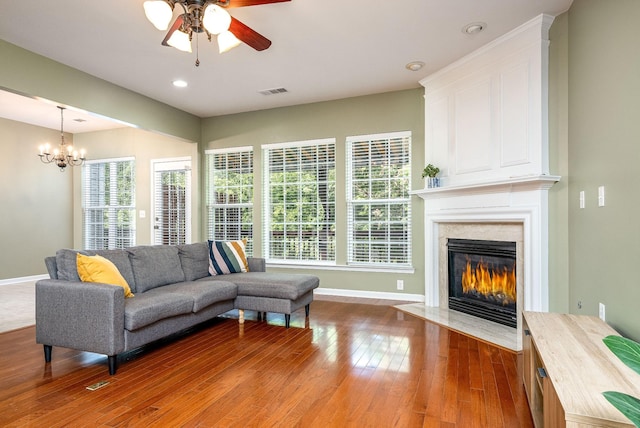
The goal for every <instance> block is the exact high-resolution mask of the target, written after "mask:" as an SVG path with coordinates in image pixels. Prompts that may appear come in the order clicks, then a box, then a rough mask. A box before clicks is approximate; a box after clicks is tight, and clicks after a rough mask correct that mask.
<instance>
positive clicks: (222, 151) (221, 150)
mask: <svg viewBox="0 0 640 428" xmlns="http://www.w3.org/2000/svg"><path fill="white" fill-rule="evenodd" d="M241 152H251V156H252V170H251V173H252V174H253V184H252V188H253V192H254V199H255V188H256V185H255V182H256V180H255V178H256V176H255V149H254V147H253V146H238V147H224V148H216V149H207V150H205V151H204V154H205V168H204V170H205V174H206V175H207V176H206V177H205V178H204V180H205V192H206V195H205V198H204V201H203V206H204V210H205V233H206V234H207V239H214V238H215V237H213V236H211V233H210V230H211V228H212V225H211V224H210V217H209V212H208V206H209V205H208V202H209V194H208V192H210V191H211V188H209V187H207V184H208V181H209V178H210V177H209V174H210V173H211V171H209V169H208V166H207V164H208V162H209V161H208V159H207V155H219V154H229V153H241ZM211 185H212V184H211ZM212 205H213V206H215V205H216V204H212ZM234 205H235V206H236V207H238V208H240V209H242V208H251V209H252V210H253V207H254V203H253V200H252V201H251V202H248V203H242V204H234ZM252 220H253V223H255V215H254V216H253V219H252ZM254 229H255V227H254ZM251 240H252V244H251V245H252V248H251V253H252V254H255V251H256V249H255V248H254V247H253V242H255V236H251Z"/></svg>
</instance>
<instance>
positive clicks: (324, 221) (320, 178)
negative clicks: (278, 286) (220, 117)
mask: <svg viewBox="0 0 640 428" xmlns="http://www.w3.org/2000/svg"><path fill="white" fill-rule="evenodd" d="M262 148H263V161H264V167H263V172H264V178H263V186H264V191H263V197H264V208H263V215H264V218H263V220H264V221H263V233H264V236H263V244H264V251H263V255H264V256H265V257H266V258H267V259H269V260H273V261H305V262H311V263H313V262H319V263H327V262H330V263H335V259H336V236H335V204H336V192H335V190H336V165H335V164H336V160H335V150H336V148H335V139H325V140H313V141H305V142H297V143H285V144H269V145H265V146H263V147H262Z"/></svg>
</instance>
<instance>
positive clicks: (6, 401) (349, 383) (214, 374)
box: [0, 300, 532, 428]
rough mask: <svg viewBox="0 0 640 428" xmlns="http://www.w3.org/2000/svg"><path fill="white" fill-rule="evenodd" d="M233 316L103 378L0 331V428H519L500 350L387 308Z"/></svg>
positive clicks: (521, 405)
mask: <svg viewBox="0 0 640 428" xmlns="http://www.w3.org/2000/svg"><path fill="white" fill-rule="evenodd" d="M246 316H247V322H246V323H245V324H244V326H240V325H239V324H238V322H237V320H235V319H233V318H219V319H217V320H215V321H213V322H211V323H208V324H206V325H204V326H201V327H199V328H197V329H195V330H194V331H192V332H190V334H188V335H182V336H177V337H174V338H172V339H171V340H167V341H163V342H161V343H158V344H154V345H152V346H148V347H146V348H144V349H141V350H139V351H136V352H131V353H128V354H126V355H123V356H122V358H121V359H120V365H119V368H118V372H117V374H116V375H115V376H109V375H108V371H107V366H106V357H105V356H102V355H97V354H91V353H86V352H78V351H73V350H69V349H64V348H55V347H54V349H53V360H52V362H51V363H50V364H45V363H44V358H43V352H42V346H40V345H37V344H36V343H35V328H34V327H27V328H23V329H20V330H16V331H12V332H8V333H3V334H0V426H3V427H45V426H46V427H75V426H78V427H85V426H92V427H137V426H140V427H148V426H162V427H165V426H170V427H177V426H181V427H280V426H286V427H356V426H357V427H465V428H467V427H492V428H493V427H531V426H532V421H531V417H530V413H529V407H528V405H527V403H526V398H525V393H524V389H523V386H522V382H521V381H520V379H521V378H520V376H519V375H518V355H517V354H515V353H512V352H511V351H507V350H504V349H500V348H497V347H493V346H490V345H487V344H486V343H483V342H479V341H477V340H474V339H472V338H469V337H466V336H463V335H460V334H458V333H455V332H452V331H449V330H446V329H444V328H442V327H440V326H438V325H436V324H432V323H430V322H427V321H424V320H422V319H419V318H416V317H413V316H411V315H408V314H404V313H402V312H400V311H398V310H396V309H394V308H393V307H391V306H387V305H371V304H361V303H354V302H348V303H345V302H337V301H328V300H316V301H315V302H313V303H312V304H311V316H310V318H309V319H308V320H307V321H306V322H305V318H304V311H298V312H297V313H295V314H293V315H292V317H291V325H292V327H291V328H289V329H285V328H284V327H283V325H284V317H283V316H281V315H277V314H269V316H268V320H267V322H257V321H255V314H253V313H250V312H248V311H247V313H246ZM305 324H306V325H305ZM101 380H106V381H108V382H109V384H108V385H106V386H104V387H103V388H100V389H98V390H95V391H89V390H87V389H86V387H87V386H89V385H91V384H94V383H96V382H98V381H101Z"/></svg>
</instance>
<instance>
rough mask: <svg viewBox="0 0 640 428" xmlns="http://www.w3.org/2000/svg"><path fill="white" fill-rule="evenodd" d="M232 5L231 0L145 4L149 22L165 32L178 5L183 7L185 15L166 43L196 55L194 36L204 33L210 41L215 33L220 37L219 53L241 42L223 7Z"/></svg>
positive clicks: (151, 0)
mask: <svg viewBox="0 0 640 428" xmlns="http://www.w3.org/2000/svg"><path fill="white" fill-rule="evenodd" d="M229 2H230V0H226V1H212V0H149V1H145V2H144V12H145V15H146V16H147V19H148V20H149V21H150V22H151V23H152V24H153V25H154V26H155V27H156V28H157V29H158V30H161V31H165V30H167V28H169V23H170V22H171V18H173V9H174V7H175V5H176V4H179V5H180V6H181V7H182V10H183V12H184V13H182V14H181V15H180V16H179V17H178V18H177V19H176V20H175V21H174V23H173V25H172V27H171V29H170V30H169V32H168V33H167V36H166V37H165V39H164V40H163V41H162V44H163V45H164V46H172V47H174V48H176V49H178V50H181V51H183V52H192V50H191V40H192V38H193V33H196V37H197V35H198V34H200V33H205V34H206V35H207V38H208V40H209V41H211V35H212V34H213V35H216V36H218V37H217V39H218V50H219V52H220V53H223V52H226V51H228V50H230V49H232V48H234V47H236V46H238V45H239V44H240V43H241V41H240V40H238V38H236V36H235V35H234V34H233V33H232V32H231V31H229V26H230V25H231V15H229V12H227V11H226V10H224V9H223V8H222V7H220V6H219V4H221V5H223V6H225V7H226V6H228V5H229ZM196 42H197V39H196ZM196 49H197V45H196ZM199 64H200V61H198V60H196V66H197V65H199Z"/></svg>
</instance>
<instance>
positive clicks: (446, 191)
mask: <svg viewBox="0 0 640 428" xmlns="http://www.w3.org/2000/svg"><path fill="white" fill-rule="evenodd" d="M558 181H560V176H557V175H536V176H524V177H511V178H501V179H497V180H489V181H481V182H473V183H466V184H456V185H453V186H444V187H433V188H424V189H420V190H414V191H412V192H410V193H411V194H412V195H417V196H420V197H421V198H422V199H425V200H427V199H429V200H432V199H439V198H446V197H451V196H458V197H459V196H464V195H474V194H482V193H504V192H509V193H510V192H516V191H525V190H548V189H550V188H551V186H553V185H554V184H555V183H557V182H558Z"/></svg>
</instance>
